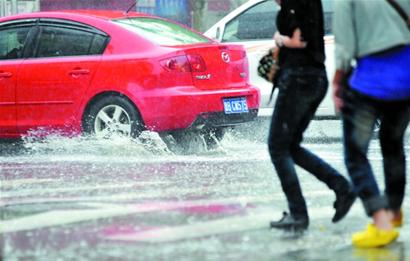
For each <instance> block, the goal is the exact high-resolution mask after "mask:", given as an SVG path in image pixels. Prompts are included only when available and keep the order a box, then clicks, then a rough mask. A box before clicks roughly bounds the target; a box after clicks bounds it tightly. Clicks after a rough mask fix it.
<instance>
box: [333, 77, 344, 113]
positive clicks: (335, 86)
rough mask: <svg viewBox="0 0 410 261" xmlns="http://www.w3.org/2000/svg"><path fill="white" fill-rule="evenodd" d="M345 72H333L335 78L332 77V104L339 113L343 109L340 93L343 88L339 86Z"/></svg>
mask: <svg viewBox="0 0 410 261" xmlns="http://www.w3.org/2000/svg"><path fill="white" fill-rule="evenodd" d="M344 74H345V72H344V71H341V70H337V71H336V72H335V76H334V77H333V92H332V98H333V102H334V103H335V107H336V111H337V112H341V111H342V108H343V105H344V103H343V98H342V92H343V88H344V86H343V85H342V84H341V80H342V78H343V76H344Z"/></svg>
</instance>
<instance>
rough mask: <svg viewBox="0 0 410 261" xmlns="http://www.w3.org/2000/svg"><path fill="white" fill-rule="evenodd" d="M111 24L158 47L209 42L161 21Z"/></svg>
mask: <svg viewBox="0 0 410 261" xmlns="http://www.w3.org/2000/svg"><path fill="white" fill-rule="evenodd" d="M113 22H115V23H117V24H119V25H120V26H122V27H124V28H126V29H128V30H130V31H132V32H135V33H137V34H139V35H141V36H143V37H144V38H146V39H149V40H151V41H153V42H154V43H157V44H159V45H168V46H173V45H181V44H195V43H207V42H210V40H209V39H208V38H206V37H204V36H203V35H201V34H198V33H196V32H193V31H191V30H189V29H187V28H185V27H183V26H180V25H178V24H174V23H171V22H168V21H166V20H162V19H156V18H151V17H133V18H122V19H117V20H113Z"/></svg>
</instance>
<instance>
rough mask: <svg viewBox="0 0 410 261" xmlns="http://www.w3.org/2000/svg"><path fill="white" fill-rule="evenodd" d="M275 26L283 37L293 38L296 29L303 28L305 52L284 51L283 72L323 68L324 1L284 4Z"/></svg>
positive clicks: (292, 0) (281, 56) (301, 0)
mask: <svg viewBox="0 0 410 261" xmlns="http://www.w3.org/2000/svg"><path fill="white" fill-rule="evenodd" d="M276 26H277V28H278V30H279V32H280V33H281V34H282V35H287V36H290V37H291V36H292V34H293V31H294V30H295V29H296V28H300V30H301V31H302V37H303V40H304V41H306V42H307V46H306V48H304V49H290V48H286V47H282V48H281V50H280V53H279V66H280V67H281V68H286V67H300V66H313V67H319V68H324V62H325V46H324V40H323V36H324V25H323V7H322V2H321V0H282V4H281V10H280V11H279V13H278V16H277V18H276Z"/></svg>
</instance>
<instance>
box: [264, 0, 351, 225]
mask: <svg viewBox="0 0 410 261" xmlns="http://www.w3.org/2000/svg"><path fill="white" fill-rule="evenodd" d="M278 2H279V4H280V5H281V10H280V12H279V14H278V16H277V21H276V24H277V28H278V32H277V33H276V34H275V36H274V39H275V42H276V45H277V46H278V47H280V52H279V67H280V72H279V75H278V76H277V77H278V78H277V82H278V88H279V94H278V97H277V100H276V103H275V108H274V113H273V116H272V121H271V126H270V131H269V138H268V146H269V153H270V156H271V160H272V163H273V165H274V167H275V169H276V172H277V174H278V176H279V180H280V182H281V185H282V189H283V192H284V193H285V195H286V198H287V201H288V207H289V211H290V214H288V213H286V212H284V216H283V217H282V218H281V219H280V220H279V221H272V222H271V223H270V226H271V228H278V229H285V230H304V229H307V227H308V226H309V216H308V211H307V207H306V202H305V199H304V197H303V195H302V190H301V187H300V184H299V180H298V177H297V175H296V170H295V166H294V165H295V164H297V165H299V166H300V167H302V168H303V169H305V170H307V171H308V172H310V173H312V174H313V175H314V176H315V177H316V178H318V179H319V180H320V181H322V182H324V183H325V184H326V185H327V186H328V187H329V188H330V189H332V190H333V191H334V192H335V194H336V201H335V203H334V208H335V209H336V212H335V214H334V216H333V218H332V221H333V222H337V221H339V220H341V219H342V218H343V217H344V216H345V215H346V213H347V212H348V211H349V209H350V207H351V206H352V204H353V202H354V201H355V198H356V194H355V193H354V191H353V189H352V186H351V184H350V183H349V181H348V180H346V179H345V178H344V177H343V176H342V175H340V174H339V173H338V171H337V170H335V169H334V168H332V167H331V166H330V165H329V164H327V163H326V162H324V161H323V160H322V159H321V158H319V157H318V156H316V155H314V154H313V153H311V152H310V151H308V150H307V149H305V148H303V147H302V146H301V142H302V140H303V132H304V131H305V130H306V128H307V127H308V125H309V123H310V121H311V120H312V118H313V116H314V114H315V111H316V109H317V108H318V106H319V104H320V102H321V101H322V100H323V98H324V96H325V94H326V91H327V87H328V80H327V76H326V70H325V65H324V61H325V51H324V40H323V36H324V25H323V9H322V3H321V1H320V0H282V1H278Z"/></svg>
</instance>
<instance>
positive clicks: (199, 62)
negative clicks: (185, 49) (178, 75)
mask: <svg viewBox="0 0 410 261" xmlns="http://www.w3.org/2000/svg"><path fill="white" fill-rule="evenodd" d="M188 60H189V63H190V64H191V69H192V72H204V71H206V65H205V62H204V59H202V57H201V56H200V55H188Z"/></svg>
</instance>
